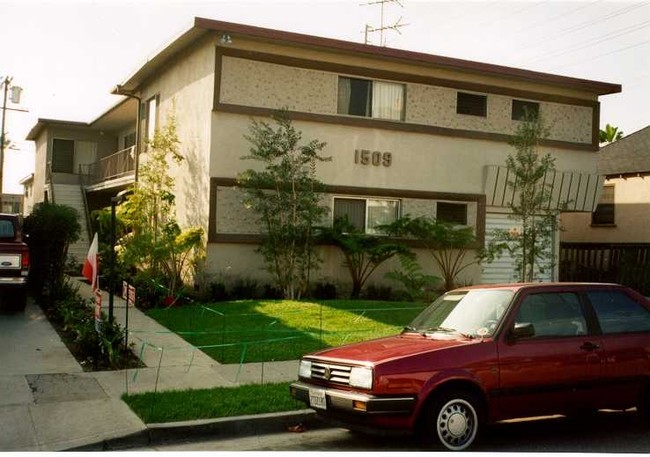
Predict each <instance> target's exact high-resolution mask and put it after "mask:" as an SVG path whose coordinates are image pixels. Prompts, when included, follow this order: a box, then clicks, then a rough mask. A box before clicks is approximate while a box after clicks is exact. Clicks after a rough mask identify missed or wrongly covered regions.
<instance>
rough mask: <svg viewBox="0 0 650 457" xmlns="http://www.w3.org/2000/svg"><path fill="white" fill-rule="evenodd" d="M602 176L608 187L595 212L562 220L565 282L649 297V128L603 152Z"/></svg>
mask: <svg viewBox="0 0 650 457" xmlns="http://www.w3.org/2000/svg"><path fill="white" fill-rule="evenodd" d="M598 172H599V173H600V174H601V175H603V176H604V177H605V183H604V185H603V189H602V193H601V194H600V197H599V200H598V205H597V208H596V210H595V211H594V212H593V213H581V214H578V213H576V214H563V215H562V225H563V227H564V231H563V232H562V262H563V268H562V274H561V276H562V277H563V278H565V279H579V280H590V281H603V280H605V281H615V282H625V283H626V284H627V285H630V286H632V287H636V288H638V289H643V291H644V292H645V293H650V126H648V127H645V128H644V129H641V130H639V131H638V132H635V133H632V134H631V135H628V136H626V137H623V138H622V139H620V140H618V141H615V142H613V143H610V144H608V145H607V146H604V147H603V148H602V149H601V150H600V152H599V153H598ZM631 270H634V271H635V273H634V274H633V275H632V276H630V274H631ZM644 278H647V285H645V284H644V283H645V282H646V280H645V279H644Z"/></svg>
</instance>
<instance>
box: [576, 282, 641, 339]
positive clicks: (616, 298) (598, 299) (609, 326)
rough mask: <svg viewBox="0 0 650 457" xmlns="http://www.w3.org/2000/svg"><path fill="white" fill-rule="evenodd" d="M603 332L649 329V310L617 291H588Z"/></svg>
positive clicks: (630, 331)
mask: <svg viewBox="0 0 650 457" xmlns="http://www.w3.org/2000/svg"><path fill="white" fill-rule="evenodd" d="M587 297H589V300H590V301H591V304H592V306H593V308H594V310H595V311H596V316H597V317H598V322H599V323H600V328H601V330H602V331H603V333H632V332H648V331H650V311H648V310H647V309H646V308H644V307H643V306H642V305H641V304H639V303H637V302H636V301H634V300H632V298H630V297H629V296H628V295H627V294H626V293H624V292H619V291H602V292H600V291H599V292H589V293H587Z"/></svg>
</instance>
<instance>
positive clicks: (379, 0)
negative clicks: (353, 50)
mask: <svg viewBox="0 0 650 457" xmlns="http://www.w3.org/2000/svg"><path fill="white" fill-rule="evenodd" d="M387 3H397V4H398V5H399V6H401V7H402V8H404V5H402V2H401V1H400V0H371V1H369V2H368V3H362V4H361V6H371V5H381V20H380V26H379V27H373V26H371V25H370V24H366V30H365V34H364V43H365V44H370V41H369V39H368V35H369V34H370V33H374V32H379V45H380V46H386V40H385V39H384V30H394V31H395V32H397V33H399V34H400V35H401V34H402V32H400V31H399V29H400V28H401V27H404V26H405V25H408V24H402V23H401V21H402V17H401V16H400V18H399V19H398V20H397V21H395V23H394V24H392V25H384V6H385V5H386V4H387Z"/></svg>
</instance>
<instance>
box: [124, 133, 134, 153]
mask: <svg viewBox="0 0 650 457" xmlns="http://www.w3.org/2000/svg"><path fill="white" fill-rule="evenodd" d="M122 146H123V147H122V149H126V148H130V147H131V146H135V132H131V133H129V134H128V135H124V138H123V139H122Z"/></svg>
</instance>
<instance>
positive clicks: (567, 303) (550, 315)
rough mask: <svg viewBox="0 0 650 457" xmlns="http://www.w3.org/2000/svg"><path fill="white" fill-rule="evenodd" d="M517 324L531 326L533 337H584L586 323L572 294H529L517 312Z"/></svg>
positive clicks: (580, 308) (576, 299)
mask: <svg viewBox="0 0 650 457" xmlns="http://www.w3.org/2000/svg"><path fill="white" fill-rule="evenodd" d="M516 322H517V323H518V324H533V327H534V328H535V336H545V337H546V336H571V335H586V334H587V321H586V319H585V317H584V314H583V312H582V306H581V305H580V300H579V299H578V296H577V295H576V294H573V293H541V294H531V295H529V296H527V297H526V298H524V300H523V302H522V303H521V306H520V307H519V310H518V312H517V320H516Z"/></svg>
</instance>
